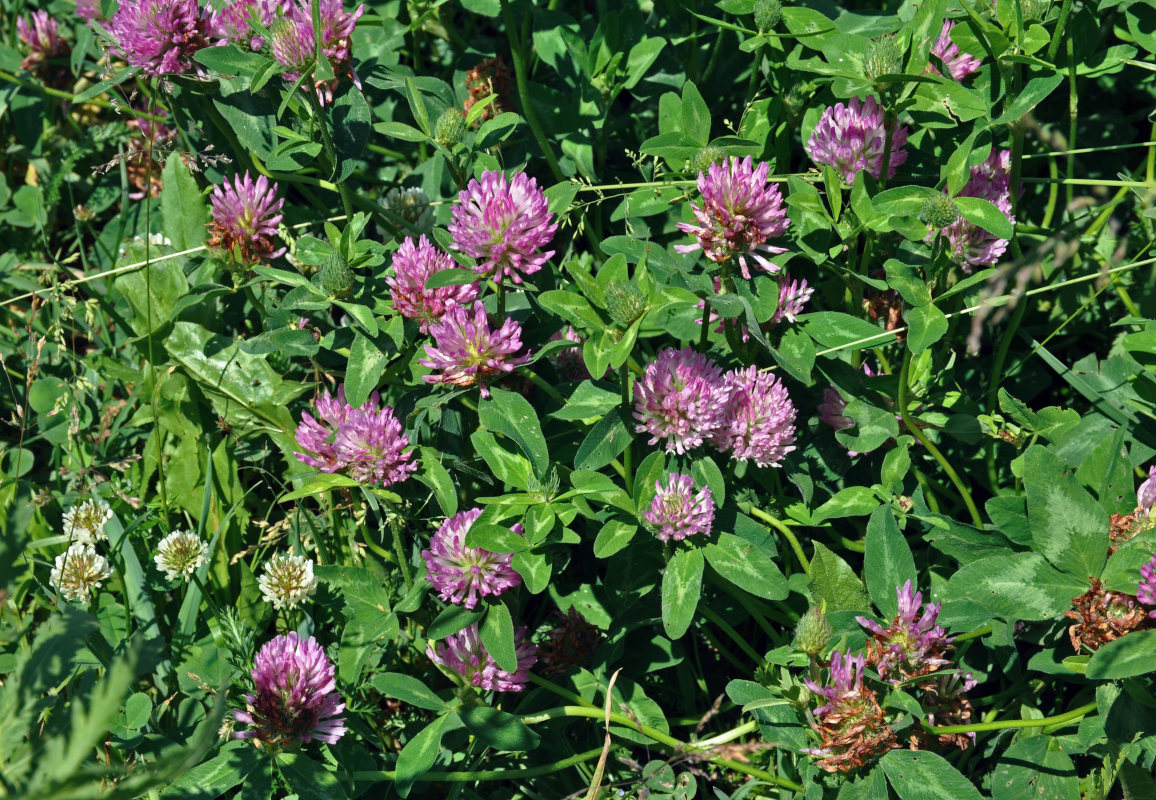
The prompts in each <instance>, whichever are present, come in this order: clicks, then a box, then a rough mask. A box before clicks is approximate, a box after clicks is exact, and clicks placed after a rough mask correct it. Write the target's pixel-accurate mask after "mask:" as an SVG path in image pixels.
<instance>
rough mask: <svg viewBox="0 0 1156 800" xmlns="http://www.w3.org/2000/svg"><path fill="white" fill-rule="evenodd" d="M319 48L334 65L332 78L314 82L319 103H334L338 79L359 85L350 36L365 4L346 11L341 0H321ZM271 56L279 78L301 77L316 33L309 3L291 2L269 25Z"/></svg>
mask: <svg viewBox="0 0 1156 800" xmlns="http://www.w3.org/2000/svg"><path fill="white" fill-rule="evenodd" d="M274 2H275V0H274ZM320 3H321V6H320V9H319V11H320V18H321V50H322V52H323V53H325V57H326V58H327V59H328V60H329V64H330V66H331V67H332V68H333V74H334V78H333V80H331V81H320V80H319V81H317V82H316V84H315V87H314V88H315V89H316V90H317V97H318V99H319V100H320V101H321V104H322V105H328V104H330V103H332V102H333V97H334V92H335V91H336V90H337V84H338V81H339V79H340V78H342V77H347V78H349V79H350V80H352V81H353V85H354V86H356V87H357V88H359V89H360V88H361V81H360V80H359V79H358V77H357V73H356V72H354V71H353V50H352V45H351V41H350V40H351V37H352V36H353V31H354V29H355V28H356V27H357V20H358V19H360V18H361V16H362V14H364V13H365V4H364V3H363V4H361V5H359V6H358V7H357V8H356V9H354V10H353V11H352V12H348V11H346V10H345V6H344V5H343V2H342V0H320ZM270 35H271V37H272V46H271V49H272V52H273V58H274V59H276V60H277V62H278V63H279V64H280V65H281V67H282V69H283V70H284V71H283V72H282V73H281V77H283V78H284V79H285V80H287V81H289V82H290V83H293V82H296V81H297V79H298V78H300V77H301V73H302V71H304V69H305V67H306V66H307V65H308V64H309V63H310V62H311V61H312V60H313V57H314V55H315V50H314V47H315V42H316V34H315V32H314V30H313V8H312V4H311V3H309V2H302V1H301V0H299V1H298V2H296V3H292V2H290V3H289V4H288V7H287V8H284V10H283V12H282V15H281V16H280V18H278V19H276V20H274V21H273V24H272V25H271V26H270Z"/></svg>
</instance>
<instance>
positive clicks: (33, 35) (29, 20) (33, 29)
mask: <svg viewBox="0 0 1156 800" xmlns="http://www.w3.org/2000/svg"><path fill="white" fill-rule="evenodd" d="M58 31H59V26H58V24H57V22H56V20H55V19H53V18H52V17H50V16H48V12H47V11H33V12H32V16H31V17H20V18H18V19H17V20H16V35H17V37H19V39H20V41H21V42H22V43H23V44H24V46H25V47H27V48H28V56H27V57H26V58H25V59H24V61H22V62H21V63H20V68H21V69H27V70H31V69H34V68H35V67H36V66H38V65H40V64H43V63H44V62H46V61H51V60H52V59H54V58H62V57H63V56H65V55H66V54H67V53H68V45H67V44H66V43H65V41H64V40H63V39H61V38H60V34H59V32H58Z"/></svg>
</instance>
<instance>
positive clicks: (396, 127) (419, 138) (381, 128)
mask: <svg viewBox="0 0 1156 800" xmlns="http://www.w3.org/2000/svg"><path fill="white" fill-rule="evenodd" d="M373 129H374V130H375V131H377V132H378V133H380V134H381V135H383V136H388V137H390V138H391V139H401V140H402V141H403V142H425V141H428V140H429V137H428V136H426V135H425V134H424V133H422V132H421V131H419V130H418V129H417V128H415V127H413V126H412V125H406V124H405V123H404V122H378V123H375V124H374V126H373Z"/></svg>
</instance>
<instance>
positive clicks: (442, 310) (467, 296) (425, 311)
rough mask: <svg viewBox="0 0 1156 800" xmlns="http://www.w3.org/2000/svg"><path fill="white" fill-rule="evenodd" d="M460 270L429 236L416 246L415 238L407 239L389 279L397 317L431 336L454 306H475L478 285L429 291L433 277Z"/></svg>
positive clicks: (388, 282)
mask: <svg viewBox="0 0 1156 800" xmlns="http://www.w3.org/2000/svg"><path fill="white" fill-rule="evenodd" d="M456 266H457V265H456V264H455V263H454V260H453V259H452V258H450V257H449V256H448V255H447V254H445V253H443V252H442V251H441V250H438V249H437V248H436V247H435V246H434V245H433V244H432V243H431V242H430V241H429V239H427V238H425V236H421V237H419V238H418V241H417V244H416V245H415V244H414V241H413V239H412V238H411V237H409V236H407V237H405V239H404V240H403V241H402V243H401V245H400V246H399V247H398V248H397V252H396V253H394V256H393V272H394V274H393V275H392V276H390V277H387V278H386V279H385V282H386V283H387V284H389V296H390V299H392V300H393V307H394V308H396V309H397V313H399V314H401V315H402V316H403V317H407V318H408V319H416V320H417V321H418V326H419V327H420V329H421V332H422V333H429V329H430V326H431V325H432V324H433V323H435V322H437V321H438V320H439V319H441V318H442V317H444V316H445V315H446V312H447V311H448V310H449V308H450V306H452V305H459V306H471V305H472V304H473V302H474V301H475V300H476V299H477V298H478V284H477V283H467V284H462V285H459V286H443V287H440V288H436V289H430V288H428V287H426V281H428V280H429V279H430V278H431V277H433V276H434V275H436V274H437V273H439V272H441V271H442V270H447V269H453V268H455V267H456Z"/></svg>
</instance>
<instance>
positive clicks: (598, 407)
mask: <svg viewBox="0 0 1156 800" xmlns="http://www.w3.org/2000/svg"><path fill="white" fill-rule="evenodd" d="M621 402H622V395H621V394H620V393H618V392H612V391H610V390H608V389H603V388H602V387H600V386H596V385H595V384H594V383H592V382H590V381H582V383H580V384H578V386H577V388H575V389H574V391H573V393H571V395H570V397H568V398H567V399H566V405H564V406H562V408H559V409H558V410H557V411H553V412H551V413H550V416H551V417H554V418H555V419H561V420H567V421H574V420H580V419H592V418H594V417H601V416H603V415H604V414H606V412H608V411H610V410H611V409H612V408H614V407H616V406H617V405H619V404H620V403H621Z"/></svg>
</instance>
